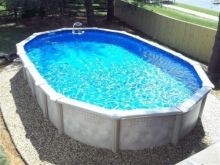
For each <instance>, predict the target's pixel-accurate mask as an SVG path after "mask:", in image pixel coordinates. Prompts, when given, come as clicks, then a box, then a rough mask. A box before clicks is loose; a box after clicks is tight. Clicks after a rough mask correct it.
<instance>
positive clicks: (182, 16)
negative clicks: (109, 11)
mask: <svg viewBox="0 0 220 165" xmlns="http://www.w3.org/2000/svg"><path fill="white" fill-rule="evenodd" d="M125 2H129V3H131V4H135V2H134V1H133V0H125ZM138 6H139V7H142V8H144V9H146V10H149V11H152V12H155V13H158V14H161V15H164V16H168V17H171V18H175V19H178V20H181V21H185V22H189V23H193V24H197V25H200V26H205V27H208V28H213V29H217V26H218V22H217V21H213V20H209V19H204V18H200V17H197V16H194V15H191V14H186V13H184V12H180V11H177V10H174V9H170V8H167V7H162V6H159V5H156V4H146V3H145V4H143V3H139V4H138Z"/></svg>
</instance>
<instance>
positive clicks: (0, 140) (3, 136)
mask: <svg viewBox="0 0 220 165" xmlns="http://www.w3.org/2000/svg"><path fill="white" fill-rule="evenodd" d="M0 145H1V146H2V147H3V149H4V152H5V154H6V156H7V159H8V161H9V163H10V164H16V165H23V164H24V162H23V160H22V159H21V157H20V155H19V154H18V152H17V151H16V149H15V147H14V144H13V143H12V140H11V137H10V135H9V133H8V131H7V129H6V127H5V124H4V121H3V118H2V113H1V111H0Z"/></svg>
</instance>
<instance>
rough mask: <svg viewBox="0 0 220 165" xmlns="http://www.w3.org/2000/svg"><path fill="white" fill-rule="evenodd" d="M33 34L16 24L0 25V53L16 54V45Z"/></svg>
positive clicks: (28, 29)
mask: <svg viewBox="0 0 220 165" xmlns="http://www.w3.org/2000/svg"><path fill="white" fill-rule="evenodd" d="M32 33H33V30H32V29H30V28H27V27H26V26H21V25H20V26H18V25H16V23H10V24H3V25H0V52H5V53H14V52H16V47H15V45H16V43H18V42H20V41H21V40H23V39H24V38H26V37H28V36H29V35H30V34H32Z"/></svg>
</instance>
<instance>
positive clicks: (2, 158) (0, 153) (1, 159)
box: [0, 145, 9, 165]
mask: <svg viewBox="0 0 220 165" xmlns="http://www.w3.org/2000/svg"><path fill="white" fill-rule="evenodd" d="M0 164H1V165H9V162H8V160H7V157H6V155H5V152H4V149H3V147H2V146H1V145H0Z"/></svg>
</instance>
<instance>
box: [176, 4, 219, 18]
mask: <svg viewBox="0 0 220 165" xmlns="http://www.w3.org/2000/svg"><path fill="white" fill-rule="evenodd" d="M173 5H174V6H178V7H182V8H185V9H190V10H194V11H198V12H201V13H205V14H209V15H213V16H217V17H218V16H219V12H217V11H214V10H209V9H204V8H200V7H197V6H191V5H187V4H182V3H175V4H173Z"/></svg>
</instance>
